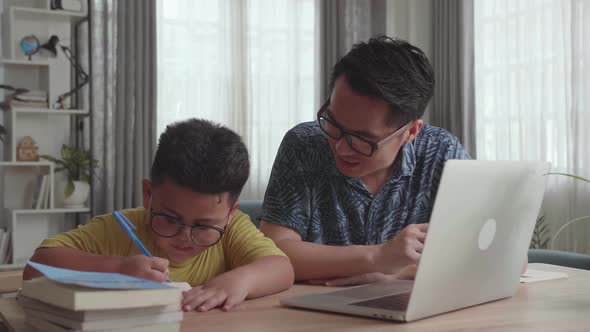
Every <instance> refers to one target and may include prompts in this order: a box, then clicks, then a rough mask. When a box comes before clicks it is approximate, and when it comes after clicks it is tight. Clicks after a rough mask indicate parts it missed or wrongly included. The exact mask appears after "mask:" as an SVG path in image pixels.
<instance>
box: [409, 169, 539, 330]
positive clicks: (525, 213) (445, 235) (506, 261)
mask: <svg viewBox="0 0 590 332" xmlns="http://www.w3.org/2000/svg"><path fill="white" fill-rule="evenodd" d="M549 169H550V164H549V163H547V162H523V161H476V160H470V161H465V160H450V161H447V162H446V164H445V168H444V171H443V175H442V178H441V182H440V184H439V190H438V193H437V197H436V202H435V205H434V209H433V211H432V215H431V217H430V226H429V229H428V235H427V240H426V243H425V247H424V251H423V255H422V257H421V261H420V264H419V269H418V273H417V275H416V279H415V283H414V288H413V291H412V296H411V298H410V303H409V305H408V311H407V313H406V320H408V321H410V320H415V319H419V318H423V317H427V316H432V315H436V314H439V313H442V312H447V311H451V310H455V309H459V308H464V307H468V306H472V305H476V304H480V303H484V302H489V301H493V300H496V299H501V298H505V297H509V296H512V295H514V293H515V291H516V289H517V287H518V284H519V276H520V272H521V269H522V265H523V263H524V260H525V257H526V253H527V248H528V245H529V242H530V239H531V236H532V232H533V229H534V226H535V221H536V219H537V215H538V212H539V209H540V206H541V202H542V198H543V193H544V188H545V177H544V174H546V173H547V172H548V171H549Z"/></svg>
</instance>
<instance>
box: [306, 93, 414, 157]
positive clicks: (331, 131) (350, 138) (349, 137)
mask: <svg viewBox="0 0 590 332" xmlns="http://www.w3.org/2000/svg"><path fill="white" fill-rule="evenodd" d="M328 105H330V100H329V99H328V101H326V103H325V104H324V105H323V106H322V108H320V110H319V111H318V114H317V117H318V124H319V126H320V129H322V131H323V132H324V134H326V135H327V136H328V137H330V138H333V139H335V140H336V141H339V140H340V139H342V138H344V139H345V140H346V143H347V144H348V146H350V148H351V149H352V150H354V151H355V152H358V153H360V154H362V155H363V156H366V157H371V156H372V155H373V153H375V151H377V149H378V148H379V146H380V145H383V144H385V143H387V142H388V141H390V140H391V139H393V138H394V137H396V136H398V135H399V134H401V133H403V131H404V130H405V129H406V127H407V126H408V125H409V122H408V123H407V124H405V125H404V126H402V127H401V128H399V129H398V130H396V131H395V132H394V133H393V134H391V135H389V136H387V137H385V138H384V139H382V140H380V141H378V142H373V141H369V140H366V139H364V138H362V137H360V136H358V135H355V134H352V133H349V132H348V131H346V130H344V129H343V128H342V126H340V125H339V124H338V123H337V122H336V121H334V120H332V119H330V118H329V117H328V116H327V109H328Z"/></svg>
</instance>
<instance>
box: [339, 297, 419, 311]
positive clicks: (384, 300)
mask: <svg viewBox="0 0 590 332" xmlns="http://www.w3.org/2000/svg"><path fill="white" fill-rule="evenodd" d="M410 294H412V293H411V292H408V293H400V294H395V295H389V296H383V297H378V298H376V299H371V300H365V301H360V302H354V303H350V305H356V306H360V307H369V308H377V309H387V310H396V311H405V310H406V309H407V308H408V302H409V301H410Z"/></svg>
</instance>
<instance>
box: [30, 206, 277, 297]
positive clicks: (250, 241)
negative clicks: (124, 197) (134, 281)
mask: <svg viewBox="0 0 590 332" xmlns="http://www.w3.org/2000/svg"><path fill="white" fill-rule="evenodd" d="M121 212H122V213H123V214H124V215H125V216H126V217H127V218H128V219H129V220H130V221H131V222H132V223H133V224H134V225H135V226H136V227H137V229H136V230H135V234H136V235H137V237H138V238H139V239H140V240H141V242H142V243H143V244H144V245H145V247H146V248H147V249H148V250H149V252H150V253H152V254H153V255H154V256H157V257H164V258H167V257H166V255H165V254H164V253H163V252H161V251H160V250H159V249H158V248H157V246H156V242H155V239H154V237H153V236H154V235H152V234H153V233H152V232H151V230H150V225H149V218H147V213H146V211H145V209H144V208H137V209H129V210H123V211H121ZM39 247H41V248H51V247H67V248H75V249H79V250H82V251H85V252H89V253H93V254H97V255H103V256H133V255H141V251H140V250H139V248H137V246H136V245H135V244H134V243H133V241H131V239H130V238H129V236H128V235H127V234H126V233H125V231H123V229H122V228H121V226H120V225H119V224H118V223H117V220H116V219H115V217H114V216H113V215H112V214H107V215H102V216H97V217H95V218H93V219H92V220H91V221H90V222H88V223H87V224H85V225H80V226H78V228H77V229H73V230H71V231H69V232H66V233H61V234H58V235H56V236H54V237H52V238H49V239H47V240H45V241H43V242H42V243H41V245H40V246H39ZM263 256H286V255H285V254H284V253H283V252H282V251H281V250H280V249H279V248H277V246H276V245H275V244H274V242H273V241H272V240H271V239H269V238H267V237H265V236H264V234H262V232H260V231H259V230H258V229H257V228H256V227H255V226H254V224H252V222H251V221H250V218H249V217H248V215H246V214H245V213H243V212H241V211H236V213H234V216H233V219H232V222H231V223H230V224H229V226H228V227H227V229H226V232H225V233H224V234H223V236H222V238H221V240H220V241H219V242H218V243H217V244H215V245H214V246H212V247H209V248H208V249H207V250H206V251H203V252H202V253H200V254H199V255H197V256H195V257H193V258H191V259H189V260H186V261H184V262H182V263H174V262H170V266H169V271H170V280H172V281H186V282H188V283H189V284H191V286H195V285H200V284H203V283H205V282H207V281H208V280H210V279H211V278H213V277H215V276H217V275H219V274H221V273H223V272H226V271H229V270H231V269H233V268H236V267H238V266H242V265H246V264H248V263H251V262H252V261H254V260H255V259H257V258H259V257H263Z"/></svg>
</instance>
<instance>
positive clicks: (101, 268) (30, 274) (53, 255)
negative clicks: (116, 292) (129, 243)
mask: <svg viewBox="0 0 590 332" xmlns="http://www.w3.org/2000/svg"><path fill="white" fill-rule="evenodd" d="M31 261H33V262H37V263H42V264H46V265H51V266H55V267H63V268H66V269H72V270H78V271H93V272H115V273H121V274H126V275H130V276H134V277H138V278H142V279H148V280H153V281H158V282H162V281H164V280H166V278H167V277H168V260H166V259H164V258H159V257H147V256H144V255H136V256H130V257H121V256H101V255H95V254H91V253H88V252H85V251H82V250H78V249H72V248H65V247H55V248H38V249H37V250H36V251H35V254H34V255H33V257H31ZM40 276H41V273H39V272H38V271H37V270H35V269H33V268H32V267H30V266H29V265H27V266H25V269H24V271H23V279H24V280H30V279H33V278H37V277H40Z"/></svg>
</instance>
